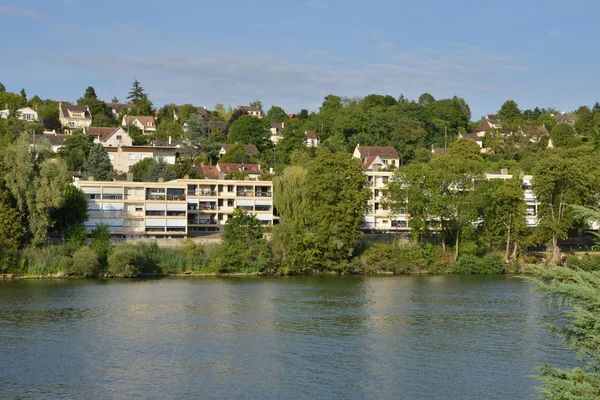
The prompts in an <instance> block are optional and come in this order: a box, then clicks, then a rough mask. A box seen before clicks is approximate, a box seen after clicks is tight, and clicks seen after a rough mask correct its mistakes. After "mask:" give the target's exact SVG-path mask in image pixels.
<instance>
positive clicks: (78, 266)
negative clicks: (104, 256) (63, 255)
mask: <svg viewBox="0 0 600 400" xmlns="http://www.w3.org/2000/svg"><path fill="white" fill-rule="evenodd" d="M99 267H100V262H99V261H98V256H97V255H96V253H95V252H94V251H93V250H92V249H91V248H90V247H89V246H84V247H82V248H80V249H79V250H77V251H76V252H75V253H73V264H72V268H71V271H72V273H73V274H74V275H77V276H83V277H85V278H87V277H90V276H94V275H97V274H98V272H99Z"/></svg>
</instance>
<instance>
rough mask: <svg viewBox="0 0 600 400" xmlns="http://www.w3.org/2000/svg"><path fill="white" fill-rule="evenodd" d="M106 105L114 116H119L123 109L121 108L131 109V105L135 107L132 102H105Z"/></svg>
mask: <svg viewBox="0 0 600 400" xmlns="http://www.w3.org/2000/svg"><path fill="white" fill-rule="evenodd" d="M106 105H107V106H108V108H110V110H111V111H112V114H113V117H115V118H119V115H120V114H121V111H123V110H127V111H131V110H132V109H133V107H135V104H133V103H131V102H130V103H127V104H121V103H106Z"/></svg>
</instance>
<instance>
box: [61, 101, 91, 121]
mask: <svg viewBox="0 0 600 400" xmlns="http://www.w3.org/2000/svg"><path fill="white" fill-rule="evenodd" d="M60 108H61V110H62V114H63V115H64V116H65V117H68V118H80V117H72V116H71V113H72V112H77V113H80V112H82V113H84V114H83V118H92V116H91V115H90V111H89V110H88V108H87V107H86V106H74V105H72V104H62V103H61V105H60Z"/></svg>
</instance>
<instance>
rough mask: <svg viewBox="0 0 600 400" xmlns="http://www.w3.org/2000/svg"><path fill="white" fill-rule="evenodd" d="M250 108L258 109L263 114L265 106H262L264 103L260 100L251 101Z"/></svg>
mask: <svg viewBox="0 0 600 400" xmlns="http://www.w3.org/2000/svg"><path fill="white" fill-rule="evenodd" d="M250 107H257V108H258V109H259V110H260V112H261V113H263V112H264V111H263V106H262V102H261V101H260V100H258V99H256V100H254V101H251V102H250Z"/></svg>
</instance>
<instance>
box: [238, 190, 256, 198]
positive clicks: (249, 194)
mask: <svg viewBox="0 0 600 400" xmlns="http://www.w3.org/2000/svg"><path fill="white" fill-rule="evenodd" d="M237 195H238V197H252V196H254V192H249V191H238V192H237Z"/></svg>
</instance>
